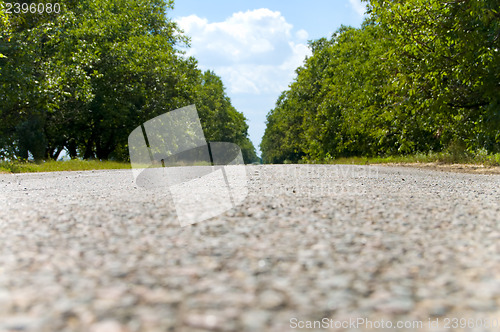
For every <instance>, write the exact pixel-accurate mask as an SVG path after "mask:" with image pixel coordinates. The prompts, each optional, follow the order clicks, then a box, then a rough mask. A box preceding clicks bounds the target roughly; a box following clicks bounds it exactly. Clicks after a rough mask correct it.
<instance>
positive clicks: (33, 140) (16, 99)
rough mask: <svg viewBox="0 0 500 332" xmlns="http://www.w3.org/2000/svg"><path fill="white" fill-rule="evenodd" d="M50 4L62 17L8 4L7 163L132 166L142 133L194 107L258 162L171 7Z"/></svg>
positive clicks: (2, 57)
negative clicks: (64, 158) (63, 158)
mask: <svg viewBox="0 0 500 332" xmlns="http://www.w3.org/2000/svg"><path fill="white" fill-rule="evenodd" d="M27 2H28V4H31V3H32V1H27ZM49 2H52V4H55V3H56V2H57V3H58V4H59V5H60V10H59V11H58V13H56V12H54V11H52V12H50V13H49V12H48V11H44V12H43V13H39V12H37V13H31V12H30V11H28V12H27V13H22V12H21V13H18V14H16V13H14V8H12V9H11V10H10V13H8V12H7V7H6V3H5V1H3V0H0V5H2V6H3V9H2V10H1V11H0V24H1V26H0V27H1V28H0V117H1V123H0V159H1V158H8V159H11V160H15V159H27V158H28V155H29V152H31V154H32V155H33V157H34V158H35V159H37V160H42V159H57V158H58V156H59V155H60V153H61V152H62V151H63V150H64V149H66V150H67V151H68V153H69V155H70V156H71V157H72V158H75V157H83V158H85V159H88V158H98V159H103V160H105V159H114V160H127V159H128V147H127V138H128V135H129V134H130V132H131V131H132V130H133V129H134V128H135V127H136V126H138V125H140V124H141V123H143V122H145V121H147V120H149V119H151V118H153V117H155V116H157V115H159V114H163V113H165V112H168V111H170V110H173V109H176V108H179V107H183V106H186V105H189V104H193V103H194V104H196V105H197V107H198V110H199V114H200V119H201V123H202V126H203V128H204V130H205V136H206V138H207V139H208V140H211V141H226V142H233V143H236V144H238V145H239V146H240V147H242V151H243V155H244V159H245V161H246V162H253V161H255V160H256V159H257V156H256V154H255V149H254V147H253V145H252V143H251V142H250V140H249V139H248V134H247V130H248V125H247V124H246V119H245V118H244V116H243V115H242V114H241V113H240V112H238V111H236V109H235V108H234V107H233V106H232V105H231V102H230V100H229V98H228V97H227V95H226V93H225V90H224V86H223V84H222V81H221V79H220V78H219V77H218V76H217V75H216V74H215V73H213V72H211V71H206V72H201V71H200V70H199V69H198V68H197V62H196V60H195V59H194V58H192V57H191V58H186V57H184V56H182V51H180V50H181V49H182V47H184V46H187V45H188V43H189V40H188V38H187V37H186V36H185V35H183V33H182V31H180V29H179V28H178V27H177V25H176V24H175V22H173V21H172V20H170V19H169V18H168V15H167V14H168V11H169V10H171V9H172V8H173V1H172V0H113V1H109V0H58V1H49ZM49 2H47V1H45V2H44V3H45V4H47V3H49ZM33 3H36V2H33ZM46 7H47V6H46ZM47 8H48V7H47ZM52 8H55V7H54V6H52ZM40 9H41V8H40Z"/></svg>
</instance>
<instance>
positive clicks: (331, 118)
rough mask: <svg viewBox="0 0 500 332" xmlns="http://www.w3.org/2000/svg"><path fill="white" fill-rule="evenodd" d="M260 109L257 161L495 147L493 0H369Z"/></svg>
mask: <svg viewBox="0 0 500 332" xmlns="http://www.w3.org/2000/svg"><path fill="white" fill-rule="evenodd" d="M369 13H370V17H369V18H367V19H366V21H365V22H364V23H363V25H362V27H361V28H359V29H354V28H351V27H341V28H340V29H339V30H338V31H337V32H336V33H335V34H334V35H333V36H332V37H331V38H330V39H326V38H321V39H319V40H316V41H312V42H310V48H311V49H312V52H313V55H312V56H311V57H310V58H308V59H307V60H306V61H305V63H304V65H303V66H302V67H300V68H298V69H297V77H296V79H295V81H294V82H293V83H292V84H291V85H290V88H289V89H288V90H287V91H285V92H283V93H282V95H281V96H280V98H279V99H278V101H277V103H276V107H275V108H274V109H273V110H271V112H270V113H269V114H268V119H267V128H266V132H265V135H264V138H263V140H262V144H261V149H262V152H263V159H264V161H265V162H273V163H280V162H285V161H292V162H298V161H300V160H304V161H310V162H317V161H326V160H330V159H332V158H339V157H350V156H385V155H405V154H415V153H420V152H426V153H427V152H432V151H452V150H461V151H462V152H463V153H473V152H474V151H477V150H479V149H484V150H485V151H487V152H488V153H495V152H499V151H500V109H499V105H500V104H499V98H500V70H499V69H500V56H499V50H498V46H499V41H498V38H500V37H499V36H500V23H499V22H500V20H499V19H498V18H500V17H499V12H498V1H494V0H491V1H480V0H450V1H441V0H432V1H424V0H411V1H402V0H398V1H384V0H372V1H371V2H370V6H369Z"/></svg>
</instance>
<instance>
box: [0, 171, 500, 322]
mask: <svg viewBox="0 0 500 332" xmlns="http://www.w3.org/2000/svg"><path fill="white" fill-rule="evenodd" d="M246 169H247V174H248V178H249V180H248V186H249V187H248V189H249V194H248V197H247V198H246V199H245V200H244V202H243V203H242V205H240V206H238V207H236V208H234V209H231V210H229V211H227V212H225V213H223V214H222V215H220V216H218V217H215V218H212V219H210V220H208V221H203V222H199V223H197V224H193V225H190V226H186V227H180V225H179V223H178V221H177V219H176V214H175V208H174V205H173V203H172V199H171V197H170V196H169V193H168V191H167V190H158V191H148V190H145V189H142V188H140V187H137V186H136V185H135V183H134V181H133V177H132V174H131V171H129V170H113V171H85V172H58V173H36V174H35V173H33V174H0V331H2V332H3V331H36V332H45V331H47V332H53V331H91V332H125V331H128V332H133V331H291V330H292V331H293V330H299V329H298V327H299V326H305V327H307V326H308V325H307V324H312V323H313V322H314V321H322V322H323V323H326V321H327V320H328V322H329V324H332V325H329V326H326V325H323V326H322V327H330V328H331V329H332V330H335V326H334V325H333V324H334V323H333V322H337V323H338V322H348V321H349V320H351V321H352V320H353V319H356V320H358V319H365V320H366V321H371V322H372V323H374V324H375V325H376V324H377V322H378V323H380V322H381V321H382V320H384V321H385V322H391V323H393V324H397V323H398V322H404V323H409V322H413V321H415V322H417V321H421V322H423V325H422V327H418V325H417V327H416V328H410V327H409V325H407V326H406V327H405V328H397V329H395V328H393V329H391V330H392V331H396V330H400V331H402V330H408V331H411V330H415V331H451V330H453V331H461V330H463V331H472V330H473V331H493V330H495V329H493V328H492V327H488V326H486V325H484V322H485V321H486V320H488V321H492V320H495V319H496V320H498V321H500V176H499V175H472V174H458V173H448V172H433V171H428V170H421V169H411V168H398V167H377V166H354V165H353V166H350V165H329V166H326V165H279V166H278V165H276V166H274V165H270V166H267V165H266V166H246ZM324 318H325V320H322V319H324ZM438 318H439V319H440V323H444V322H445V319H447V318H448V319H453V318H458V319H460V318H465V319H474V320H475V321H474V322H477V323H474V324H477V325H475V326H476V327H474V326H472V327H470V326H469V327H464V328H460V327H458V328H455V329H453V328H451V327H450V328H449V329H446V328H445V327H444V326H443V325H441V327H440V328H439V329H432V328H431V327H429V326H428V321H429V319H431V320H432V321H435V320H437V319H438ZM479 322H483V323H481V325H483V326H482V327H481V326H479ZM338 324H339V323H338ZM386 324H387V323H386ZM451 324H452V321H450V325H451ZM309 326H311V325H309ZM337 326H338V325H337ZM294 327H297V328H294ZM344 327H345V328H344V329H343V330H346V331H365V330H366V331H369V330H374V331H375V330H377V331H382V330H387V329H384V328H378V329H376V327H375V326H370V325H358V326H353V325H350V326H347V325H344ZM379 327H380V325H379ZM386 327H387V326H386ZM313 330H318V331H319V330H326V329H321V327H320V326H318V325H316V328H311V329H308V331H313ZM496 330H497V331H500V327H499V328H497V329H496Z"/></svg>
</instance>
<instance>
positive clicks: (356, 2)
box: [349, 0, 366, 16]
mask: <svg viewBox="0 0 500 332" xmlns="http://www.w3.org/2000/svg"><path fill="white" fill-rule="evenodd" d="M349 3H350V4H351V6H352V8H353V9H354V11H355V12H356V13H358V15H359V16H364V15H365V12H366V4H365V3H362V2H361V1H360V0H349Z"/></svg>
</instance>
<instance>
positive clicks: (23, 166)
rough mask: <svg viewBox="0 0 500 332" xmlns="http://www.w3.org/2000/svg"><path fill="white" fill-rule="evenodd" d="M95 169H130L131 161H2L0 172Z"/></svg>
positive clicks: (0, 162)
mask: <svg viewBox="0 0 500 332" xmlns="http://www.w3.org/2000/svg"><path fill="white" fill-rule="evenodd" d="M95 169H130V163H123V162H116V161H98V160H78V159H74V160H68V161H46V162H42V163H39V164H36V163H32V162H9V161H0V172H2V173H32V172H60V171H86V170H95Z"/></svg>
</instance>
